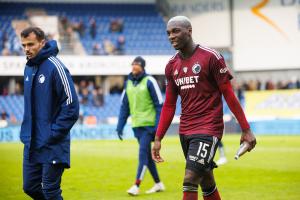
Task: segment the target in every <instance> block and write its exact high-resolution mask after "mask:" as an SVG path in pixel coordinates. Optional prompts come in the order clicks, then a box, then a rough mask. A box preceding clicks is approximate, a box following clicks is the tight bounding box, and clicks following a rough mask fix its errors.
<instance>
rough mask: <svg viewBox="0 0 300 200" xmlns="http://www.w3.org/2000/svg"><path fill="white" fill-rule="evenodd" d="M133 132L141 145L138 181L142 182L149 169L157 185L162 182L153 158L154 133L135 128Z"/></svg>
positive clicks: (144, 128) (145, 128) (143, 128)
mask: <svg viewBox="0 0 300 200" xmlns="http://www.w3.org/2000/svg"><path fill="white" fill-rule="evenodd" d="M133 132H134V136H135V137H136V138H137V140H138V143H139V163H138V169H137V175H136V180H139V181H141V180H142V179H143V177H144V175H145V172H146V169H147V168H148V169H149V171H150V173H151V175H152V177H153V179H154V181H155V182H156V183H158V182H160V179H159V176H158V172H157V168H156V164H155V162H154V161H153V160H152V156H151V142H152V141H153V139H154V133H151V132H149V129H147V127H138V128H133Z"/></svg>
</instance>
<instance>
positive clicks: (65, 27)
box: [60, 16, 69, 31]
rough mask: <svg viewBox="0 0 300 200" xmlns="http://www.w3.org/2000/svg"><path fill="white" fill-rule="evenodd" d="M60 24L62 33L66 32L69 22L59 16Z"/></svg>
mask: <svg viewBox="0 0 300 200" xmlns="http://www.w3.org/2000/svg"><path fill="white" fill-rule="evenodd" d="M60 23H61V25H62V28H63V30H64V31H66V30H67V28H68V27H69V20H68V18H67V17H66V16H61V17H60Z"/></svg>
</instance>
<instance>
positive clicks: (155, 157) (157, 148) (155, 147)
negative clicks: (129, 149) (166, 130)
mask: <svg viewBox="0 0 300 200" xmlns="http://www.w3.org/2000/svg"><path fill="white" fill-rule="evenodd" d="M160 148H161V142H160V139H158V138H157V137H155V140H154V145H153V147H152V151H151V153H152V159H153V160H154V161H155V162H157V163H160V162H164V160H163V159H162V157H161V156H160V153H159V151H160Z"/></svg>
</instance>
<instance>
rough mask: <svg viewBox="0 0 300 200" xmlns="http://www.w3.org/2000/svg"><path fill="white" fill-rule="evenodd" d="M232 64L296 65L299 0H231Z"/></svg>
mask: <svg viewBox="0 0 300 200" xmlns="http://www.w3.org/2000/svg"><path fill="white" fill-rule="evenodd" d="M233 12H234V13H233V15H234V20H233V27H234V28H233V29H234V31H233V32H234V56H233V63H234V68H235V70H237V71H251V70H272V69H287V68H288V69H296V68H298V69H299V68H300V56H299V53H300V1H298V0H244V1H240V0H234V11H233Z"/></svg>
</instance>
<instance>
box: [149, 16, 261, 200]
mask: <svg viewBox="0 0 300 200" xmlns="http://www.w3.org/2000/svg"><path fill="white" fill-rule="evenodd" d="M167 34H168V37H169V40H170V42H171V44H172V45H173V47H174V48H175V49H176V50H178V52H177V53H176V54H175V55H174V56H173V57H172V58H171V59H170V61H169V63H168V64H167V66H166V69H165V75H166V79H167V88H166V100H165V103H164V105H163V108H162V112H161V116H160V121H159V125H158V128H157V131H156V136H155V142H154V146H153V148H152V157H153V159H154V160H155V161H156V162H162V161H163V159H162V158H161V156H160V153H159V152H160V149H161V140H162V139H163V137H164V135H165V133H166V131H167V129H168V128H169V126H170V124H171V122H172V119H173V117H174V114H175V109H176V101H177V97H178V95H180V97H181V108H182V109H181V110H182V113H181V117H180V128H179V133H180V134H179V135H180V142H181V146H182V149H183V153H184V156H185V158H186V169H185V176H184V181H183V200H195V199H198V185H200V186H201V189H202V193H203V198H204V199H205V200H219V199H220V196H219V193H218V190H217V187H216V183H215V180H214V175H213V168H214V167H215V166H216V165H215V163H214V162H213V157H214V155H215V152H216V147H217V145H218V143H219V141H220V140H221V138H222V134H223V129H224V124H223V108H222V95H223V96H224V98H225V100H226V102H227V104H228V106H229V108H230V110H231V111H232V113H233V114H234V115H235V117H236V118H237V120H238V122H239V124H240V126H241V128H242V135H241V139H240V142H244V141H247V142H249V144H250V148H249V151H251V150H252V149H253V148H254V147H255V145H256V138H255V136H254V135H253V133H252V132H251V130H250V126H249V124H248V122H247V120H246V117H245V114H244V112H243V110H242V108H241V106H240V104H239V101H238V100H237V98H236V97H235V95H234V92H233V89H232V86H231V83H230V80H231V79H232V78H233V77H232V75H231V73H230V71H229V69H228V67H226V65H225V62H224V59H223V57H222V56H221V55H220V54H219V53H218V52H217V51H215V50H213V49H210V48H207V47H204V46H200V45H197V44H195V43H194V41H193V39H192V26H191V23H190V20H189V19H188V18H187V17H184V16H176V17H173V18H171V19H170V20H169V21H168V24H167Z"/></svg>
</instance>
